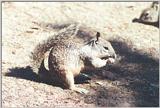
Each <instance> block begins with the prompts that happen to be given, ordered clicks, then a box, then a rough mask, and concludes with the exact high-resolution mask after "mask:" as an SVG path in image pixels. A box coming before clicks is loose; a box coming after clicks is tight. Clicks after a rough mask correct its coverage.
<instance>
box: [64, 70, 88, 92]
mask: <svg viewBox="0 0 160 108" xmlns="http://www.w3.org/2000/svg"><path fill="white" fill-rule="evenodd" d="M65 86H66V87H67V88H68V89H70V90H73V91H76V92H78V93H81V94H87V93H88V92H89V91H88V90H86V89H83V88H79V87H76V86H75V84H74V75H73V73H72V72H67V73H66V75H65Z"/></svg>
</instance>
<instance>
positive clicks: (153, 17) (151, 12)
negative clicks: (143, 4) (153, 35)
mask: <svg viewBox="0 0 160 108" xmlns="http://www.w3.org/2000/svg"><path fill="white" fill-rule="evenodd" d="M139 19H140V20H141V21H143V22H149V23H156V22H159V3H158V1H154V2H153V3H152V5H151V6H150V7H149V8H147V9H144V10H143V11H142V13H141V15H140V18H139Z"/></svg>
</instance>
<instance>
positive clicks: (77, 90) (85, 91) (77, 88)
mask: <svg viewBox="0 0 160 108" xmlns="http://www.w3.org/2000/svg"><path fill="white" fill-rule="evenodd" d="M73 90H74V91H76V92H77V93H81V94H87V93H88V92H89V91H88V90H86V89H84V88H79V87H76V88H74V89H73Z"/></svg>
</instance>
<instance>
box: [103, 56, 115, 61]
mask: <svg viewBox="0 0 160 108" xmlns="http://www.w3.org/2000/svg"><path fill="white" fill-rule="evenodd" d="M109 58H112V59H115V56H106V57H101V59H102V60H107V59H109Z"/></svg>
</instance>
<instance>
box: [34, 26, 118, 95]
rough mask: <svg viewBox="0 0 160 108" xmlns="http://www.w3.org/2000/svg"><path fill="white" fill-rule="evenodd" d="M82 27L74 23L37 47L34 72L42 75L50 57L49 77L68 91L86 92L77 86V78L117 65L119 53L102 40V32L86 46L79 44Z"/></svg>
mask: <svg viewBox="0 0 160 108" xmlns="http://www.w3.org/2000/svg"><path fill="white" fill-rule="evenodd" d="M78 25H79V24H71V25H70V26H68V27H67V28H65V29H63V30H62V31H60V32H59V33H58V34H57V35H55V36H52V37H50V38H49V39H48V40H46V41H43V42H42V43H40V44H39V45H37V46H36V48H35V50H34V51H33V53H32V60H33V61H32V62H33V66H34V68H33V70H34V71H37V72H38V70H37V69H38V68H40V65H41V63H42V61H44V59H45V58H47V62H48V70H49V74H50V75H51V76H52V77H57V78H58V80H59V81H60V82H61V84H63V85H64V87H65V88H67V89H71V90H75V91H78V92H84V89H81V88H77V87H75V84H74V77H75V76H77V75H78V74H79V73H80V72H81V71H82V70H87V69H91V68H93V69H95V68H100V67H103V66H105V65H106V64H107V63H114V62H115V58H116V53H115V51H114V49H113V47H112V46H111V44H110V42H108V41H106V40H105V39H102V38H101V37H100V35H101V34H100V33H99V32H97V34H95V37H94V38H92V39H90V40H89V41H88V42H86V43H85V44H84V43H79V42H76V39H74V37H75V36H76V35H77V33H78V31H79V26H78ZM47 51H48V52H49V53H48V54H46V52H47ZM45 55H47V56H46V57H45Z"/></svg>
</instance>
